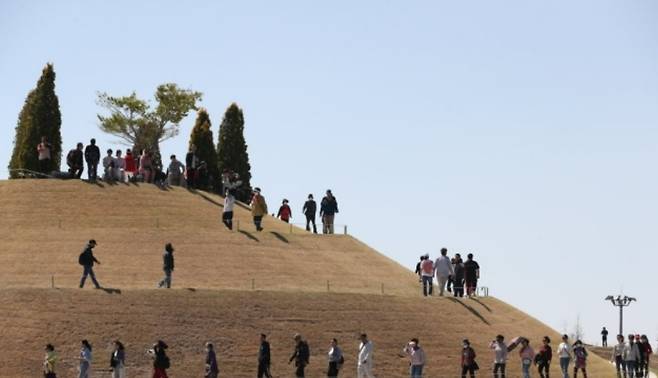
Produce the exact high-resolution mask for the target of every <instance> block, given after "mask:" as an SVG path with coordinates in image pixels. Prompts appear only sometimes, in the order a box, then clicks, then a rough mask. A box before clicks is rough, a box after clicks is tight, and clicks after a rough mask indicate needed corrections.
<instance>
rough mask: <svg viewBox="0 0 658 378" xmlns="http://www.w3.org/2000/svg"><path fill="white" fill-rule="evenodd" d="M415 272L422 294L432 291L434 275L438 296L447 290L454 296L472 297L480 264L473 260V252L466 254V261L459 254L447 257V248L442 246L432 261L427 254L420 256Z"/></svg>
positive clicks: (430, 294)
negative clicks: (439, 252) (437, 255)
mask: <svg viewBox="0 0 658 378" xmlns="http://www.w3.org/2000/svg"><path fill="white" fill-rule="evenodd" d="M415 273H416V274H417V275H418V281H419V282H420V283H421V284H422V285H421V286H422V293H423V295H424V296H426V297H427V296H432V295H433V292H434V277H436V282H437V286H438V291H439V294H438V295H439V296H443V295H444V293H445V291H446V290H447V291H448V292H450V293H453V295H454V296H455V297H458V298H462V297H464V293H466V296H468V297H472V296H474V295H476V294H477V287H478V286H477V284H478V280H479V279H480V265H479V264H478V263H477V261H475V260H473V254H472V253H469V254H468V255H466V261H464V260H463V259H462V257H461V254H459V253H456V254H455V256H454V257H452V258H450V257H448V249H446V248H442V249H441V254H440V255H439V257H438V258H437V259H436V260H435V261H433V260H432V259H430V256H429V254H425V255H422V256H420V261H418V263H417V264H416V270H415Z"/></svg>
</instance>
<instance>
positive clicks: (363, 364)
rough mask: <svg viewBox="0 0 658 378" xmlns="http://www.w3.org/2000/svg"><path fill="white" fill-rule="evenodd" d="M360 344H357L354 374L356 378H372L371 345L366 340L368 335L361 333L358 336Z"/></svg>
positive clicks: (370, 342)
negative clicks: (357, 351) (357, 350)
mask: <svg viewBox="0 0 658 378" xmlns="http://www.w3.org/2000/svg"><path fill="white" fill-rule="evenodd" d="M359 339H360V340H361V343H360V344H359V354H358V356H357V363H356V374H357V377H358V378H366V377H367V378H374V377H375V375H374V374H373V373H372V365H373V363H372V357H373V345H372V341H370V340H368V335H366V334H365V333H362V334H361V335H360V336H359Z"/></svg>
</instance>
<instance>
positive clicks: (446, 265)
mask: <svg viewBox="0 0 658 378" xmlns="http://www.w3.org/2000/svg"><path fill="white" fill-rule="evenodd" d="M434 271H436V281H437V284H438V285H439V296H441V297H442V296H443V292H444V291H445V288H446V283H447V282H448V278H450V277H451V276H453V275H454V274H455V272H454V270H453V269H452V261H451V260H450V257H448V250H447V249H446V248H441V256H439V257H438V258H437V259H436V262H435V263H434Z"/></svg>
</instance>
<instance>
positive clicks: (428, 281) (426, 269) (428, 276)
mask: <svg viewBox="0 0 658 378" xmlns="http://www.w3.org/2000/svg"><path fill="white" fill-rule="evenodd" d="M420 270H421V272H422V273H421V278H422V279H423V295H424V296H428V295H429V296H432V290H433V282H432V281H434V278H433V277H434V263H433V262H432V260H431V259H430V257H429V255H427V254H426V255H425V259H424V260H423V262H422V263H421V264H420Z"/></svg>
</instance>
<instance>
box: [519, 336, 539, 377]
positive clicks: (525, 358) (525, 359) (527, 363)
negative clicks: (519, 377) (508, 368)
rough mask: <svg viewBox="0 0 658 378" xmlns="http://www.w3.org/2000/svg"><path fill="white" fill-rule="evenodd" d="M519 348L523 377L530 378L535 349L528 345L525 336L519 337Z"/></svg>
mask: <svg viewBox="0 0 658 378" xmlns="http://www.w3.org/2000/svg"><path fill="white" fill-rule="evenodd" d="M519 342H520V343H521V349H520V350H519V357H521V370H522V371H523V378H530V367H531V366H532V362H533V360H534V359H535V351H534V350H533V349H532V347H531V346H530V340H528V339H526V338H525V337H521V338H519Z"/></svg>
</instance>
